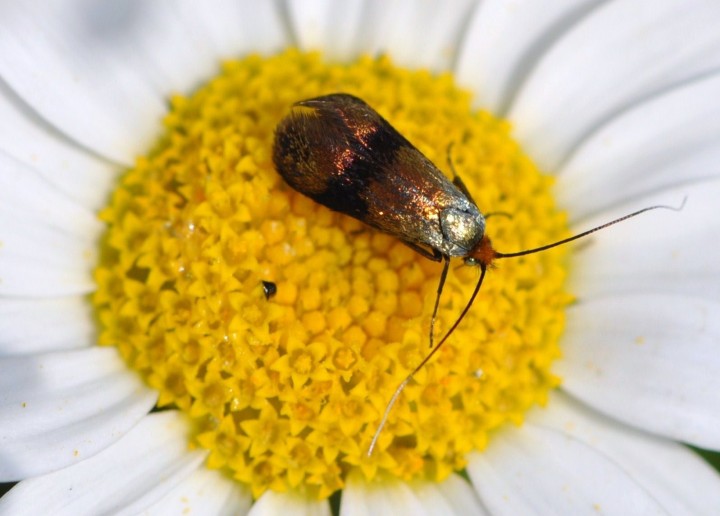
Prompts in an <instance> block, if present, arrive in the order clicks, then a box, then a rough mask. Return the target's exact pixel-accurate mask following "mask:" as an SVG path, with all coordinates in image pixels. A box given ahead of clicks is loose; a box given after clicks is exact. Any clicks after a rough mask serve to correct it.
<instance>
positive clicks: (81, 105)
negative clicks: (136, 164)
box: [0, 1, 165, 165]
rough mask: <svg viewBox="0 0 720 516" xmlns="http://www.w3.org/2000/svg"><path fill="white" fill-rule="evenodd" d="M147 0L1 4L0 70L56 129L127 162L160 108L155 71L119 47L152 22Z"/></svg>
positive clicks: (154, 125)
mask: <svg viewBox="0 0 720 516" xmlns="http://www.w3.org/2000/svg"><path fill="white" fill-rule="evenodd" d="M151 5H153V6H154V5H156V4H155V3H154V2H150V3H147V2H118V3H116V2H112V3H104V2H102V3H96V4H89V3H87V2H63V1H60V2H58V1H50V2H43V3H34V2H18V3H12V4H7V5H5V6H4V7H3V17H2V22H1V23H2V25H1V27H0V75H1V76H2V78H3V79H4V80H5V81H6V82H7V83H8V84H9V85H10V87H11V88H12V89H13V90H14V91H15V92H16V93H17V94H18V95H19V96H20V97H22V98H23V99H24V100H25V101H26V102H27V103H28V104H29V105H30V106H31V108H32V109H33V110H35V111H36V112H37V113H38V114H39V115H40V116H42V117H43V118H44V119H46V120H47V121H48V122H49V123H50V124H52V125H54V126H55V127H57V128H58V129H59V130H60V131H61V132H63V133H64V134H66V135H68V136H69V137H70V138H72V139H74V140H75V141H77V142H78V143H79V144H81V145H83V146H86V147H88V148H89V149H92V150H93V151H95V152H98V153H100V154H102V155H104V156H105V157H107V158H110V159H113V160H115V161H117V162H119V163H123V164H125V165H129V164H130V163H132V159H133V157H134V156H135V155H136V154H138V153H139V151H140V150H141V149H144V148H147V146H148V142H149V140H150V139H151V138H152V137H153V136H154V135H155V134H156V132H157V130H158V127H159V122H160V119H161V117H162V116H163V114H164V112H165V106H164V103H163V100H162V98H163V97H162V93H161V91H159V90H158V89H155V88H154V85H153V78H154V77H153V76H154V75H155V73H154V72H155V71H154V70H134V69H132V68H131V66H129V64H128V63H129V62H132V61H133V59H135V60H137V59H140V57H136V58H133V57H132V56H131V55H128V54H130V52H127V51H124V48H123V47H124V46H125V43H123V42H126V41H130V40H137V38H138V35H139V34H140V33H141V32H142V31H143V30H149V29H150V28H151V27H152V26H153V23H154V21H155V20H153V19H152V17H151V16H147V17H146V13H145V12H144V11H152V9H153V8H152V7H150V6H151ZM148 25H149V27H148ZM116 49H117V52H114V51H115V50H116ZM155 80H156V81H157V80H159V78H157V77H156V78H155ZM48 85H52V87H48Z"/></svg>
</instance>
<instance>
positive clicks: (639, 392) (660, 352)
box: [555, 293, 720, 450]
mask: <svg viewBox="0 0 720 516" xmlns="http://www.w3.org/2000/svg"><path fill="white" fill-rule="evenodd" d="M718 342H720V302H718V301H710V300H705V299H699V298H687V297H680V296H674V295H663V294H657V293H654V294H637V295H625V296H608V297H603V298H599V299H593V300H587V301H585V302H582V303H579V304H577V305H575V306H573V307H571V308H570V309H569V310H568V327H567V331H566V334H565V336H564V338H563V345H562V349H563V359H562V360H561V361H560V362H558V364H557V365H556V368H555V371H556V372H557V373H558V374H559V375H560V376H561V377H562V378H563V385H564V387H565V389H566V390H567V391H568V392H570V393H571V394H573V395H574V396H576V397H578V398H579V399H581V400H583V401H584V402H585V403H587V404H589V405H590V406H592V407H594V408H596V409H597V410H600V411H601V412H603V413H605V414H608V415H609V416H611V417H613V418H615V419H619V420H621V421H624V422H626V423H628V424H630V425H632V426H635V427H637V428H642V429H645V430H648V431H650V432H654V433H658V434H662V435H665V436H667V437H670V438H672V439H677V440H681V441H685V442H689V443H692V444H695V445H697V446H701V447H704V448H711V449H715V450H717V449H720V376H719V375H718V371H719V370H720V354H718V349H717V347H718V346H717V343H718Z"/></svg>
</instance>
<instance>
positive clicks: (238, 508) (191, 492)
mask: <svg viewBox="0 0 720 516" xmlns="http://www.w3.org/2000/svg"><path fill="white" fill-rule="evenodd" d="M251 504H252V496H251V495H250V492H249V491H248V489H247V488H244V487H242V486H241V485H240V484H239V483H238V482H233V481H232V480H230V479H229V478H227V477H225V476H224V475H223V474H222V473H220V472H218V471H211V470H209V469H207V468H202V467H201V468H199V469H197V470H196V471H194V472H193V473H192V474H191V475H190V476H189V477H187V478H186V479H185V480H183V481H182V482H181V483H179V484H178V485H177V486H175V487H174V488H173V490H172V491H170V492H169V493H168V494H166V495H165V496H164V497H163V498H162V499H160V500H158V501H157V502H156V503H155V504H154V505H153V506H152V507H149V508H147V509H146V510H145V511H143V515H147V516H160V515H167V516H176V515H178V514H192V515H193V516H204V515H207V516H215V515H218V516H223V515H227V516H231V515H238V514H247V512H248V510H249V509H250V505H251Z"/></svg>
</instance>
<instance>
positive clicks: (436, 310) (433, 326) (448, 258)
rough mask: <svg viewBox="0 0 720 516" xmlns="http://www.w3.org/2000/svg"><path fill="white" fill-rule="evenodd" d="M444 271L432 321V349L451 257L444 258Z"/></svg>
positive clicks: (439, 284) (441, 275)
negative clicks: (441, 295)
mask: <svg viewBox="0 0 720 516" xmlns="http://www.w3.org/2000/svg"><path fill="white" fill-rule="evenodd" d="M444 262H445V263H444V264H443V270H442V273H441V274H440V282H439V283H438V288H437V296H436V297H435V308H433V313H432V318H431V319H430V348H432V347H433V339H434V337H435V319H436V318H437V313H438V307H439V306H440V294H442V291H443V287H444V286H445V280H446V279H447V275H448V269H449V268H450V257H449V256H445V257H444Z"/></svg>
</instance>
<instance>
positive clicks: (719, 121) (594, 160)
mask: <svg viewBox="0 0 720 516" xmlns="http://www.w3.org/2000/svg"><path fill="white" fill-rule="evenodd" d="M718 135H720V73H716V74H714V75H712V76H710V77H707V78H703V79H700V80H698V81H694V82H691V83H689V84H686V85H683V86H682V87H679V88H676V89H674V90H671V91H670V92H669V93H666V94H664V95H661V96H659V97H656V98H653V99H651V100H650V101H648V102H645V103H642V104H640V105H638V106H637V107H635V108H634V109H631V110H629V111H628V112H626V113H623V114H622V115H620V116H618V117H617V118H614V119H613V120H611V121H610V122H609V123H607V124H606V125H604V126H603V127H601V128H600V129H599V130H598V131H596V132H595V133H593V134H592V135H590V137H589V138H588V139H586V140H585V141H583V142H582V144H581V145H580V147H579V148H578V149H577V151H576V152H575V153H573V155H572V157H571V158H570V160H569V161H568V162H567V163H566V164H565V166H563V168H562V169H561V170H560V173H559V174H560V175H559V178H558V182H557V193H558V201H559V202H560V204H561V205H563V206H564V207H565V208H567V210H568V211H569V213H570V214H571V216H572V219H573V220H578V219H582V218H583V217H586V216H587V215H588V214H593V213H596V212H597V211H599V210H601V209H603V208H606V207H608V206H611V205H612V204H616V203H618V202H620V201H626V200H628V199H632V198H633V197H636V196H638V195H641V194H646V193H647V192H652V191H654V190H658V189H660V188H667V187H669V186H673V185H678V184H682V183H690V182H692V181H694V180H697V179H700V178H706V177H708V176H710V175H715V176H717V175H718V174H720V171H718V170H717V163H720V140H718Z"/></svg>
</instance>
